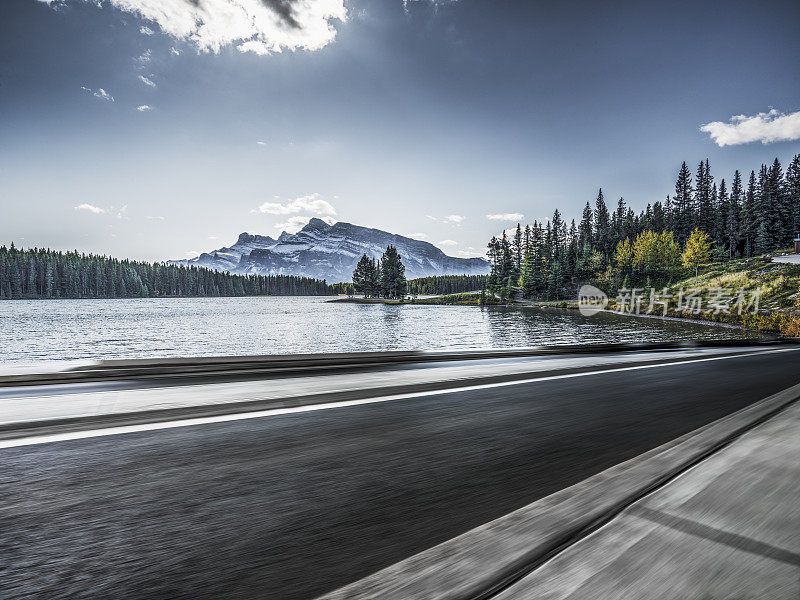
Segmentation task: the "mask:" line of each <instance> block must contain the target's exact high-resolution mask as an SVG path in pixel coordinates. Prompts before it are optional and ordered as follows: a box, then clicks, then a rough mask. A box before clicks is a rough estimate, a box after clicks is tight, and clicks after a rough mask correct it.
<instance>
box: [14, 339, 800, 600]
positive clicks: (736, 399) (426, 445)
mask: <svg viewBox="0 0 800 600" xmlns="http://www.w3.org/2000/svg"><path fill="white" fill-rule="evenodd" d="M799 382H800V350H798V349H790V350H789V351H785V352H774V351H772V352H762V353H759V354H757V355H750V356H739V357H726V358H724V359H721V360H705V361H702V362H700V361H698V362H690V363H681V364H672V365H664V366H658V367H655V368H640V369H636V370H627V371H612V372H606V373H597V374H593V375H583V376H579V377H565V378H560V379H548V380H544V381H539V382H528V383H517V384H513V385H505V386H502V387H489V388H486V389H474V390H456V391H452V392H444V393H442V392H440V393H435V394H428V395H424V396H421V397H418V398H406V399H398V400H394V401H391V402H384V403H375V404H362V405H356V406H343V407H340V408H336V409H329V410H320V411H308V412H300V413H295V414H282V415H271V416H266V417H263V418H253V419H247V420H239V421H231V422H215V423H208V424H204V425H196V426H191V427H180V428H168V429H161V430H155V431H141V432H137V433H128V434H124V435H111V436H101V437H91V438H87V439H77V440H71V441H60V442H54V443H42V444H36V445H30V446H22V447H7V448H2V449H0V490H2V494H0V597H2V598H48V599H53V598H102V597H114V598H277V599H284V598H285V599H306V598H313V597H315V596H317V595H319V594H322V593H324V592H327V591H330V590H332V589H335V588H337V587H340V586H342V585H344V584H347V583H350V582H352V581H354V580H356V579H359V578H361V577H364V576H366V575H368V574H370V573H372V572H374V571H376V570H378V569H381V568H383V567H386V566H388V565H390V564H393V563H395V562H397V561H398V560H401V559H403V558H406V557H408V556H410V555H412V554H414V553H416V552H419V551H421V550H424V549H426V548H429V547H431V546H432V545H435V544H437V543H440V542H443V541H445V540H447V539H450V538H452V537H454V536H456V535H458V534H460V533H463V532H465V531H467V530H469V529H471V528H473V527H476V526H478V525H481V524H483V523H485V522H487V521H490V520H492V519H494V518H497V517H500V516H502V515H504V514H507V513H508V512H510V511H512V510H515V509H517V508H519V507H521V506H523V505H525V504H528V503H530V502H532V501H534V500H537V499H539V498H541V497H544V496H546V495H548V494H550V493H552V492H555V491H557V490H559V489H562V488H564V487H566V486H569V485H571V484H574V483H577V482H578V481H581V480H583V479H585V478H586V477H588V476H591V475H593V474H595V473H597V472H599V471H601V470H603V469H605V468H608V467H610V466H612V465H614V464H617V463H619V462H621V461H623V460H626V459H629V458H632V457H634V456H636V455H638V454H640V453H642V452H644V451H646V450H648V449H651V448H653V447H655V446H658V445H660V444H662V443H664V442H667V441H669V440H671V439H674V438H675V437H677V436H679V435H681V434H684V433H686V432H689V431H691V430H693V429H695V428H697V427H700V426H702V425H704V424H706V423H709V422H711V421H713V420H715V419H718V418H720V417H722V416H725V415H726V414H729V413H731V412H733V411H735V410H738V409H740V408H742V407H744V406H746V405H748V404H749V403H752V402H754V401H756V400H759V399H761V398H764V397H766V396H768V395H770V394H772V393H775V392H777V391H779V390H782V389H784V388H787V387H789V386H791V385H794V384H797V383H799Z"/></svg>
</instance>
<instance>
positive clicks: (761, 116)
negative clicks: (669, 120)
mask: <svg viewBox="0 0 800 600" xmlns="http://www.w3.org/2000/svg"><path fill="white" fill-rule="evenodd" d="M700 131H702V132H703V133H707V134H709V136H711V139H712V140H714V143H715V144H717V146H719V147H720V148H722V147H724V146H735V145H738V144H749V143H750V142H761V143H762V144H770V143H772V142H789V141H793V140H800V111H797V112H793V113H789V114H788V115H787V114H785V113H782V112H780V111H778V110H775V109H774V108H773V109H771V110H770V111H769V112H765V113H764V112H762V113H758V114H757V115H753V116H752V117H748V116H746V115H735V116H733V117H731V118H730V119H729V120H728V122H727V123H723V122H722V121H714V122H712V123H706V124H705V125H703V126H702V127H700Z"/></svg>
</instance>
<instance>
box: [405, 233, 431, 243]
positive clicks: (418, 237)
mask: <svg viewBox="0 0 800 600" xmlns="http://www.w3.org/2000/svg"><path fill="white" fill-rule="evenodd" d="M406 237H410V238H411V239H413V240H423V241H424V240H427V239H428V236H427V235H425V234H424V233H407V234H406Z"/></svg>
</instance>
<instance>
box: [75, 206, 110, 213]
mask: <svg viewBox="0 0 800 600" xmlns="http://www.w3.org/2000/svg"><path fill="white" fill-rule="evenodd" d="M75 210H85V211H87V212H90V213H94V214H96V215H100V214H103V213H104V212H106V211H105V210H104V209H102V208H100V207H99V206H94V205H92V204H86V203H84V204H78V206H76V207H75Z"/></svg>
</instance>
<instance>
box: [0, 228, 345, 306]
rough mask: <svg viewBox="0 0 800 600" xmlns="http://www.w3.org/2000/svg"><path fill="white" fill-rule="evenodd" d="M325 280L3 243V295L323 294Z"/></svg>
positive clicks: (0, 278)
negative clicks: (138, 260) (239, 272)
mask: <svg viewBox="0 0 800 600" xmlns="http://www.w3.org/2000/svg"><path fill="white" fill-rule="evenodd" d="M332 293H333V288H332V287H331V286H329V285H328V284H327V283H326V282H325V281H324V280H319V279H311V278H308V277H295V276H293V275H232V274H230V273H226V272H222V271H213V270H211V269H205V268H202V267H186V266H176V265H165V264H163V263H152V264H151V263H144V262H136V261H129V260H117V259H114V258H109V257H106V256H96V255H93V254H88V255H87V254H81V253H78V252H77V251H75V252H54V251H52V250H44V249H41V248H33V249H29V250H20V249H17V248H16V247H15V246H14V243H13V242H12V243H11V246H10V247H9V248H6V247H5V246H0V299H21V298H147V297H205V296H211V297H213V296H323V295H330V294H332Z"/></svg>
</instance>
